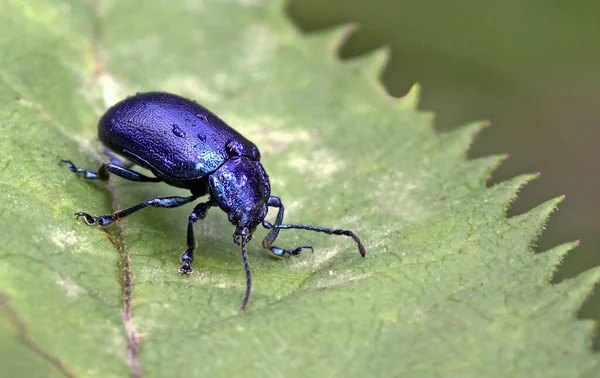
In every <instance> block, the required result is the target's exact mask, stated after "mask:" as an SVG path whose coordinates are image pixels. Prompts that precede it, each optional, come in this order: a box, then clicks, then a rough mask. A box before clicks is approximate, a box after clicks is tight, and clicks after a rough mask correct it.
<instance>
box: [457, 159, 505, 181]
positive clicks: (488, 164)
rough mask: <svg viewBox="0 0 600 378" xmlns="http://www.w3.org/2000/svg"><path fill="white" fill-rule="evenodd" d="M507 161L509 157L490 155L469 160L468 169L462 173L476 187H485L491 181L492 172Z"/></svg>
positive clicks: (463, 169)
mask: <svg viewBox="0 0 600 378" xmlns="http://www.w3.org/2000/svg"><path fill="white" fill-rule="evenodd" d="M506 159H507V155H490V156H485V157H481V158H478V159H473V160H469V161H467V163H466V168H462V170H461V171H462V172H463V173H464V175H465V176H466V177H465V178H466V181H467V182H469V183H473V184H472V185H474V186H476V187H485V184H486V183H487V182H488V181H489V179H490V176H491V175H492V172H494V171H495V170H496V169H497V168H498V167H499V166H500V164H502V163H503V162H504V161H505V160H506Z"/></svg>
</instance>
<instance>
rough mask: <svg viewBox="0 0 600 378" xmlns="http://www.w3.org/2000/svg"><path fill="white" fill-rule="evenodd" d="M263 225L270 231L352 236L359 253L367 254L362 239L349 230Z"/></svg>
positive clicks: (363, 255)
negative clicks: (298, 231) (271, 229)
mask: <svg viewBox="0 0 600 378" xmlns="http://www.w3.org/2000/svg"><path fill="white" fill-rule="evenodd" d="M263 225H264V226H265V228H267V229H269V228H280V229H289V228H295V229H300V230H308V231H316V232H322V233H325V234H327V235H345V236H350V237H351V238H352V239H354V241H355V242H356V244H358V252H360V255H361V256H362V257H365V254H366V250H365V245H364V244H363V243H362V241H360V238H359V237H358V235H356V234H355V233H354V232H352V231H349V230H334V229H331V228H326V227H319V226H311V225H310V224H280V225H277V224H270V223H268V222H263ZM267 226H269V227H267Z"/></svg>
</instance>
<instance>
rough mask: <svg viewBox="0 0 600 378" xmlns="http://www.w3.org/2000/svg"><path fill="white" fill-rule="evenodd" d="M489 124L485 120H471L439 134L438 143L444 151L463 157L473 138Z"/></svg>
mask: <svg viewBox="0 0 600 378" xmlns="http://www.w3.org/2000/svg"><path fill="white" fill-rule="evenodd" d="M489 125H490V123H489V122H487V121H479V122H472V123H469V124H466V125H464V126H461V127H458V128H456V129H454V130H452V131H449V132H446V133H442V134H440V135H439V137H440V139H439V143H440V144H441V146H442V149H443V151H444V153H446V154H448V155H451V156H452V157H454V156H460V157H462V158H465V157H466V156H467V151H468V150H469V147H470V146H471V144H472V143H473V140H474V139H475V137H476V136H477V134H479V133H480V132H481V130H483V129H484V128H486V127H488V126H489Z"/></svg>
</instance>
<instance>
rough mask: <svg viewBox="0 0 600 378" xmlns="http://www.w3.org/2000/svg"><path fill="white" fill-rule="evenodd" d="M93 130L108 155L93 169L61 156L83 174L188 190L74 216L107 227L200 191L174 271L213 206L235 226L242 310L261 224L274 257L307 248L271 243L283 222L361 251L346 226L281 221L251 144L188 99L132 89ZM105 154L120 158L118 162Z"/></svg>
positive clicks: (190, 255) (187, 260)
mask: <svg viewBox="0 0 600 378" xmlns="http://www.w3.org/2000/svg"><path fill="white" fill-rule="evenodd" d="M98 136H99V137H100V140H101V141H102V143H103V144H104V145H105V146H106V149H105V152H106V154H107V155H108V156H109V157H110V158H111V160H110V163H106V164H102V165H101V166H100V168H99V169H98V172H92V171H88V170H85V169H82V168H78V167H76V166H75V165H74V164H73V163H72V162H71V161H70V160H68V159H63V160H62V162H64V163H67V164H68V165H69V169H70V170H71V171H72V172H76V173H81V174H82V175H83V177H84V178H85V179H88V180H103V181H105V180H107V179H108V175H109V173H112V174H114V175H117V176H119V177H121V178H124V179H126V180H130V181H138V182H161V181H162V182H165V183H167V184H169V185H173V186H176V187H179V188H185V189H189V190H190V192H191V195H190V196H189V197H160V198H153V199H150V200H148V201H144V202H142V203H140V204H138V205H135V206H132V207H130V208H127V209H123V210H119V211H116V212H115V213H113V214H112V215H100V216H91V215H90V214H88V213H84V212H78V213H76V214H75V215H76V216H77V217H78V218H79V217H83V218H84V219H85V221H86V222H87V224H98V225H100V226H108V225H110V224H112V223H114V222H115V221H117V220H119V219H121V218H124V217H126V216H127V215H129V214H132V213H134V212H136V211H138V210H140V209H143V208H144V207H146V206H155V207H166V208H171V207H178V206H181V205H184V204H186V203H189V202H192V201H195V200H196V199H198V198H199V197H202V196H205V195H208V200H207V201H206V202H202V203H199V204H197V205H196V206H195V207H194V210H192V212H191V214H190V216H189V221H188V229H187V250H186V251H185V252H184V253H183V255H181V261H182V264H181V267H180V268H179V271H180V272H181V273H185V274H189V273H191V272H192V268H191V264H192V261H194V249H195V248H196V240H195V238H194V229H193V225H194V223H195V222H196V221H197V220H198V219H203V218H204V217H205V216H206V213H207V211H208V209H209V208H211V207H213V206H218V207H219V208H221V210H223V211H224V212H226V213H227V214H228V216H229V221H230V222H231V223H232V224H233V225H234V226H235V232H234V233H233V240H234V242H235V243H236V244H238V245H240V246H241V251H242V257H243V260H244V267H245V269H246V278H247V280H246V295H245V297H244V300H243V302H242V309H245V308H246V306H247V304H248V299H249V298H250V291H251V288H252V280H251V273H250V266H249V265H248V257H247V255H246V243H247V242H249V241H250V239H251V238H252V233H253V232H254V231H255V230H256V227H257V226H258V225H259V224H261V223H262V225H263V227H265V228H267V229H269V230H270V231H269V233H268V234H267V236H266V237H265V238H264V239H263V243H262V244H263V247H264V248H265V249H267V250H268V251H269V252H270V253H271V254H272V255H273V256H276V257H283V256H284V255H285V254H286V253H287V254H290V255H298V254H300V252H302V250H303V249H306V248H309V249H312V247H311V246H310V245H309V244H305V245H302V246H300V247H297V248H293V249H287V248H280V247H276V246H274V245H273V243H274V242H275V239H277V235H278V234H279V230H281V229H289V228H296V229H305V230H311V231H318V232H323V233H326V234H329V235H332V234H333V235H346V236H350V237H351V238H352V239H354V241H355V242H356V243H357V244H358V250H359V252H360V254H361V255H362V256H363V257H364V256H365V247H364V245H363V244H362V242H361V241H360V239H359V237H358V236H357V235H356V234H355V233H353V232H352V231H348V230H334V229H331V228H324V227H318V226H311V225H305V224H284V223H282V222H283V213H284V209H283V204H282V203H281V200H280V199H279V198H278V197H275V196H272V195H271V186H270V184H269V176H268V175H267V173H266V172H265V170H264V169H263V166H262V165H261V163H260V152H259V150H258V148H257V147H256V146H255V145H254V144H253V143H252V142H250V141H249V140H248V139H246V138H244V137H243V136H242V135H241V134H240V133H238V132H237V131H235V130H234V129H232V128H231V127H229V126H228V125H227V124H226V123H225V122H223V121H222V120H221V119H219V118H218V117H217V116H215V115H214V114H213V113H211V112H210V111H208V110H207V109H205V108H204V107H202V106H200V105H198V104H197V103H196V102H194V101H190V100H188V99H185V98H183V97H180V96H176V95H173V94H169V93H161V92H151V93H138V94H136V95H135V96H132V97H128V98H127V99H125V100H123V101H121V102H119V103H117V104H116V105H114V106H112V107H111V108H109V109H108V110H107V111H106V113H105V114H104V115H103V116H102V118H100V121H99V123H98ZM112 152H115V153H117V154H119V155H121V156H123V157H125V158H126V159H127V160H128V161H127V162H123V163H122V162H121V161H120V160H119V159H118V158H117V157H116V156H115V155H113V153H112ZM136 164H137V165H139V166H141V167H143V168H147V169H148V170H150V171H151V172H152V173H153V174H154V176H155V177H149V176H145V175H142V174H140V173H138V172H136V171H134V170H131V169H130V168H131V167H132V166H133V165H136ZM268 207H275V208H277V209H278V213H277V218H276V221H275V223H274V224H272V223H270V222H267V221H265V220H264V219H265V216H266V215H267V211H268Z"/></svg>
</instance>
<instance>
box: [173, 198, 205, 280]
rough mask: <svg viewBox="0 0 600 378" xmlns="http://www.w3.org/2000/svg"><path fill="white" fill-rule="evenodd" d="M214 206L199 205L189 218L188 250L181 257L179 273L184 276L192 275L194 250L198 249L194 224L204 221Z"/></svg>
mask: <svg viewBox="0 0 600 378" xmlns="http://www.w3.org/2000/svg"><path fill="white" fill-rule="evenodd" d="M211 206H213V203H212V202H211V201H208V202H203V203H199V204H198V205H196V207H194V210H192V212H191V213H190V217H189V218H188V229H187V246H188V249H187V250H186V251H185V252H183V255H181V267H180V268H179V271H180V272H181V273H183V274H190V273H192V262H193V261H194V250H195V249H196V238H195V237H194V223H196V221H197V220H198V219H204V218H205V217H206V213H207V212H208V209H209V208H210V207H211Z"/></svg>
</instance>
